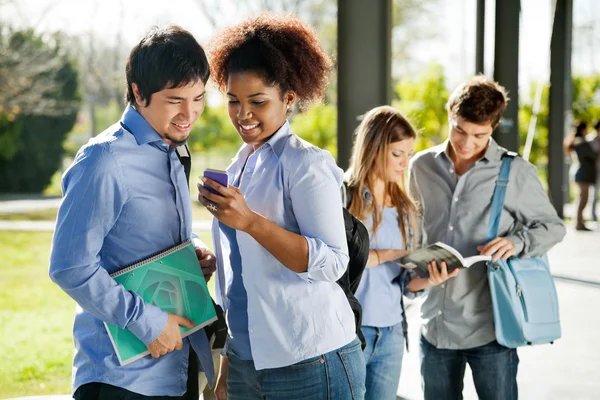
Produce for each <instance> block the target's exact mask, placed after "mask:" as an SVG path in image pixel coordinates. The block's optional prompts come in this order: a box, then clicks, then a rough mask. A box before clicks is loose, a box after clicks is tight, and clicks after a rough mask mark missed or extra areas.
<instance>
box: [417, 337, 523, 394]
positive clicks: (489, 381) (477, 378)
mask: <svg viewBox="0 0 600 400" xmlns="http://www.w3.org/2000/svg"><path fill="white" fill-rule="evenodd" d="M466 363H469V367H471V370H472V371H473V383H474V384H475V390H476V391H477V395H478V397H479V399H480V400H516V399H517V398H518V390H517V367H518V365H519V357H518V356H517V350H516V349H509V348H508V347H504V346H502V345H500V344H499V343H498V342H496V341H495V340H494V341H493V342H491V343H488V344H486V345H483V346H479V347H474V348H472V349H464V350H446V349H438V348H436V347H435V346H433V345H432V344H430V343H429V342H428V341H427V340H425V338H424V337H423V336H421V382H422V385H423V392H424V394H425V400H444V399H448V400H454V399H462V398H463V397H462V390H463V379H464V376H465V366H466Z"/></svg>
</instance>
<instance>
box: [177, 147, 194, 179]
mask: <svg viewBox="0 0 600 400" xmlns="http://www.w3.org/2000/svg"><path fill="white" fill-rule="evenodd" d="M175 152H176V153H177V158H179V161H181V164H183V170H184V171H185V178H186V180H187V183H188V187H189V186H190V173H191V171H192V156H191V155H190V149H189V148H188V145H187V144H182V145H181V146H177V148H175Z"/></svg>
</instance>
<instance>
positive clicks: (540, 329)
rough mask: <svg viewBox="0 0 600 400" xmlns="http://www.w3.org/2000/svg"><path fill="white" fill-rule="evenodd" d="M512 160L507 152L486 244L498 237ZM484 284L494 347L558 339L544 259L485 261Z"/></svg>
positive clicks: (553, 295) (554, 302)
mask: <svg viewBox="0 0 600 400" xmlns="http://www.w3.org/2000/svg"><path fill="white" fill-rule="evenodd" d="M515 156H516V153H513V152H507V153H506V154H505V155H504V157H503V158H502V165H501V166H500V173H499V174H498V180H497V181H496V188H495V190H494V197H493V199H492V210H491V213H490V222H489V228H488V241H489V240H492V239H494V238H495V237H497V236H498V227H499V226H500V214H501V211H502V208H503V207H504V197H505V194H506V186H507V185H508V177H509V174H510V166H511V163H512V160H513V158H514V157H515ZM525 229H527V228H525ZM488 280H489V284H490V292H491V295H492V305H493V309H494V329H495V332H496V340H497V341H498V343H500V344H501V345H503V346H506V347H511V348H516V347H519V346H525V345H532V344H542V343H549V342H550V343H552V342H553V341H554V340H556V339H558V338H560V318H559V314H558V297H557V296H556V288H555V287H554V280H553V279H552V275H551V274H550V268H549V263H548V257H547V256H546V255H543V256H540V257H530V258H517V257H511V258H509V259H508V260H506V261H504V260H501V259H500V260H498V261H496V262H495V263H494V262H491V261H489V262H488Z"/></svg>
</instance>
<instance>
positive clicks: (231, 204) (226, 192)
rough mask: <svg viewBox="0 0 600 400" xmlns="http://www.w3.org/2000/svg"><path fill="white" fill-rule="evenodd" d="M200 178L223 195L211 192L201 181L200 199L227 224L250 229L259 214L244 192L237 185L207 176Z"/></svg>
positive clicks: (241, 229) (199, 185)
mask: <svg viewBox="0 0 600 400" xmlns="http://www.w3.org/2000/svg"><path fill="white" fill-rule="evenodd" d="M200 179H201V180H202V182H203V183H204V184H206V185H207V186H210V187H212V188H213V189H215V190H216V191H218V192H219V193H220V194H221V195H218V194H214V193H211V192H210V191H208V189H206V188H205V187H204V186H203V185H202V184H200V183H199V184H198V191H199V192H200V193H199V194H198V201H200V203H202V205H204V207H206V209H207V210H208V211H210V213H211V214H212V215H214V216H215V218H217V219H218V220H219V221H221V222H222V223H224V224H225V225H227V226H229V227H230V228H233V229H237V230H240V231H244V232H246V231H248V229H249V228H250V226H251V225H252V224H253V223H254V221H256V218H257V217H258V215H257V214H256V213H255V212H254V211H252V210H251V209H250V208H249V207H248V204H246V200H245V199H244V196H243V195H242V192H240V190H239V189H238V188H236V187H235V186H231V185H229V187H225V186H223V185H221V184H220V183H218V182H215V181H213V180H212V179H209V178H206V177H200Z"/></svg>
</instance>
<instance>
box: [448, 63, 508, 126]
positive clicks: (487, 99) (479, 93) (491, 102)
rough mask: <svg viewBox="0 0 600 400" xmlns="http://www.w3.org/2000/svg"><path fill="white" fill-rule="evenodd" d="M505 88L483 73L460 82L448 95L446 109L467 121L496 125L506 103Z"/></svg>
mask: <svg viewBox="0 0 600 400" xmlns="http://www.w3.org/2000/svg"><path fill="white" fill-rule="evenodd" d="M508 100H509V98H508V95H507V92H506V89H505V88H504V87H502V86H500V85H499V84H498V83H497V82H494V81H493V80H491V79H489V78H487V77H486V76H484V75H477V76H475V77H474V78H473V79H471V80H469V81H467V82H464V83H462V84H460V85H459V86H458V87H457V88H456V89H454V92H452V94H451V95H450V98H449V99H448V103H446V110H448V112H449V113H451V114H452V115H456V116H459V117H462V118H464V119H466V120H467V121H469V122H473V123H476V124H483V123H486V122H490V123H491V124H492V127H494V128H495V127H496V126H498V123H499V122H500V118H501V117H502V114H503V113H504V111H505V110H506V105H507V104H508Z"/></svg>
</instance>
